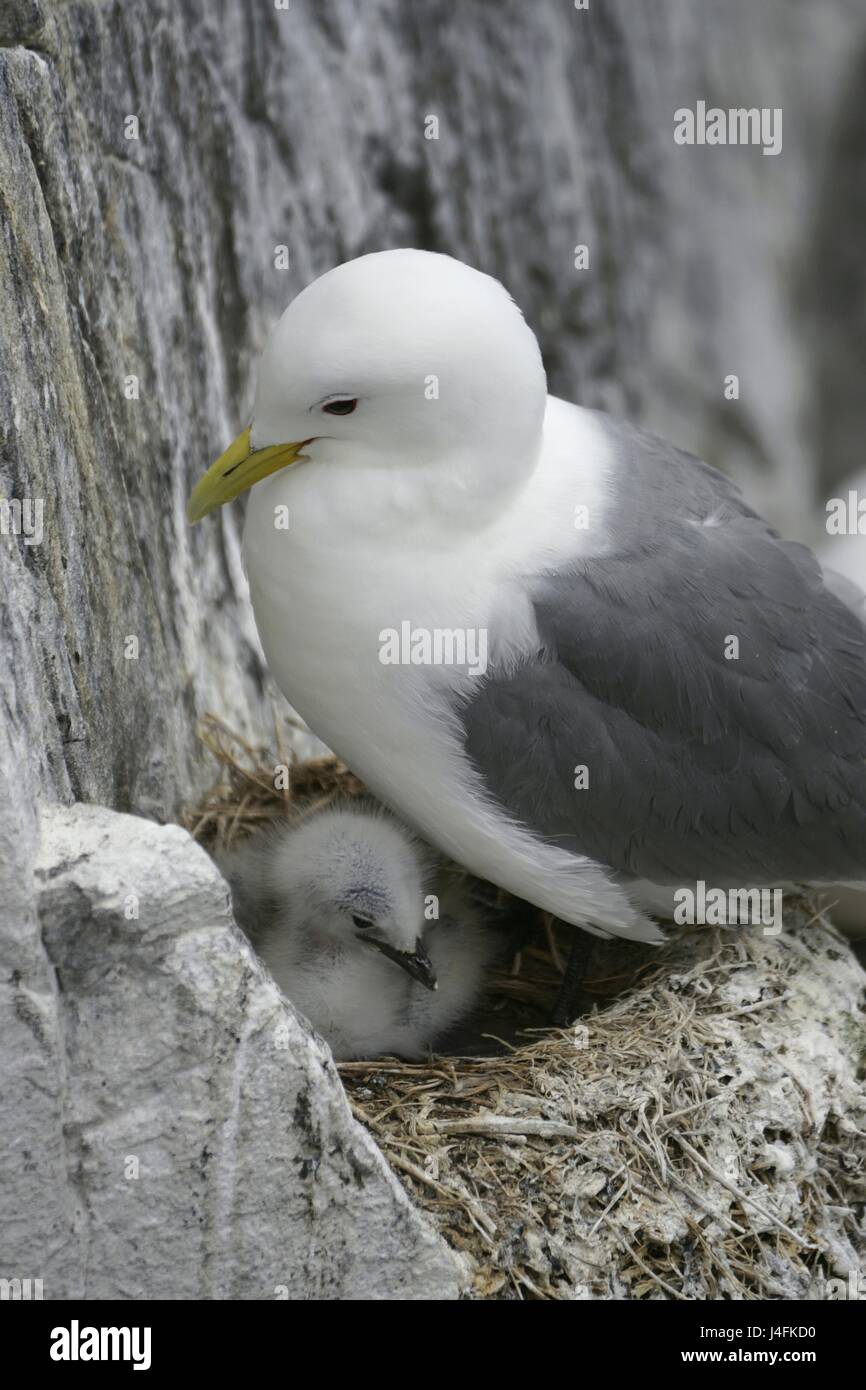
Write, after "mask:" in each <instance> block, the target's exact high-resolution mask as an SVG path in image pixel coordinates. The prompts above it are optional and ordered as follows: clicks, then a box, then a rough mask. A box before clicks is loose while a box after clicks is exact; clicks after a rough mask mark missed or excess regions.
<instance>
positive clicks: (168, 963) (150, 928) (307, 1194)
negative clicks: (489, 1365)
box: [0, 806, 460, 1299]
mask: <svg viewBox="0 0 866 1390" xmlns="http://www.w3.org/2000/svg"><path fill="white" fill-rule="evenodd" d="M36 882H37V885H38V904H37V905H38V913H39V920H40V924H41V936H40V935H39V934H37V933H35V932H34V933H33V935H32V937H31V938H30V950H29V959H28V958H25V956H24V952H23V951H22V956H21V961H20V968H19V969H17V970H16V971H15V972H13V977H12V979H11V981H10V982H9V984H8V996H7V1003H8V1005H9V1009H8V1013H9V1017H10V1019H12V1020H13V1023H14V1026H15V1034H14V1036H13V1039H12V1042H13V1043H14V1045H15V1056H16V1061H15V1070H14V1074H13V1075H9V1076H7V1077H6V1078H5V1080H6V1083H7V1087H8V1090H7V1094H6V1095H5V1096H4V1125H3V1129H4V1139H5V1142H6V1144H7V1145H9V1149H10V1152H7V1154H5V1155H4V1158H3V1172H4V1183H3V1195H2V1199H0V1200H2V1208H3V1209H2V1212H0V1228H2V1230H3V1260H4V1266H5V1267H4V1269H3V1271H2V1273H3V1275H4V1276H5V1277H19V1278H27V1277H29V1278H41V1279H42V1280H43V1284H44V1294H45V1297H46V1298H68V1297H87V1298H136V1299H138V1298H148V1299H152V1298H229V1299H237V1298H246V1299H273V1298H280V1297H283V1298H306V1299H309V1298H314V1299H315V1298H324V1299H329V1298H344V1299H345V1298H351V1299H375V1298H401V1299H406V1298H409V1299H411V1298H453V1297H455V1296H456V1295H457V1293H458V1290H459V1287H460V1266H459V1264H458V1261H457V1259H456V1257H455V1256H454V1255H453V1254H452V1253H451V1252H450V1251H449V1250H448V1249H447V1248H446V1247H445V1245H444V1244H443V1243H442V1242H441V1241H440V1239H439V1238H438V1236H436V1235H434V1234H433V1232H432V1230H431V1229H430V1228H429V1227H428V1226H427V1224H426V1222H425V1220H424V1218H422V1217H421V1216H419V1215H418V1213H416V1212H415V1211H414V1210H413V1208H412V1206H411V1203H410V1202H409V1199H408V1197H407V1196H406V1194H405V1192H404V1191H403V1189H402V1188H401V1187H400V1186H399V1185H398V1183H397V1182H396V1180H395V1178H394V1177H393V1175H392V1174H391V1172H390V1170H389V1169H388V1168H387V1166H386V1164H385V1162H384V1160H383V1159H382V1157H381V1155H380V1154H379V1152H378V1150H377V1149H376V1147H375V1145H374V1144H373V1142H372V1140H371V1139H370V1138H369V1136H368V1135H367V1133H366V1131H364V1130H363V1129H361V1127H360V1126H359V1125H357V1124H356V1123H355V1121H354V1120H353V1119H352V1116H351V1113H350V1111H349V1107H348V1103H347V1101H346V1097H345V1094H344V1093H343V1090H342V1087H341V1085H340V1081H339V1078H338V1076H337V1073H336V1071H335V1069H334V1066H333V1063H332V1062H331V1060H330V1055H329V1053H328V1051H327V1049H326V1048H325V1047H324V1045H323V1044H322V1043H321V1042H320V1041H319V1040H318V1039H316V1038H315V1037H314V1036H313V1035H312V1034H311V1032H310V1030H309V1028H308V1027H307V1025H306V1023H304V1022H303V1021H302V1020H301V1019H299V1018H298V1016H297V1015H296V1014H295V1013H294V1011H293V1010H292V1008H291V1007H290V1006H289V1005H288V1004H287V1003H286V1001H285V1000H284V999H283V998H282V996H281V995H280V994H279V991H278V990H277V988H276V986H275V985H274V984H273V982H272V981H271V980H270V979H269V978H268V977H267V976H266V975H265V973H264V972H263V971H262V969H261V967H260V966H259V964H258V963H257V961H256V960H255V958H254V957H253V956H252V954H251V953H250V951H249V949H248V947H247V946H246V944H245V942H244V940H243V938H242V936H241V934H240V933H239V932H238V930H237V928H236V927H235V926H234V923H233V922H232V920H231V914H230V912H229V908H228V903H227V893H226V887H225V884H224V883H223V881H222V879H221V878H220V876H219V874H218V873H217V871H216V869H215V868H214V866H213V864H212V863H211V861H210V859H209V858H208V857H207V855H206V854H205V853H204V851H203V850H201V849H199V848H198V846H196V845H195V844H194V843H193V842H192V841H191V839H190V838H189V836H188V835H187V834H186V832H185V831H183V830H181V829H179V828H178V827H176V826H164V827H160V826H156V825H153V824H152V823H150V822H148V821H144V820H141V819H138V818H134V817H131V816H124V815H118V814H116V813H114V812H112V811H107V810H104V809H102V808H100V807H95V806H75V807H61V808H52V809H49V810H47V811H46V812H45V815H44V818H43V826H42V838H41V846H40V850H39V855H38V859H37V862H36ZM9 1041H10V1040H9V1039H8V1037H7V1039H6V1043H7V1044H8V1042H9ZM4 1050H5V1045H4ZM4 1089H6V1088H5V1087H4ZM46 1140H47V1141H48V1142H47V1145H46ZM46 1195H47V1196H49V1197H51V1198H52V1203H51V1206H50V1208H49V1210H48V1211H44V1210H43V1204H44V1199H45V1197H46ZM31 1198H33V1199H35V1200H31Z"/></svg>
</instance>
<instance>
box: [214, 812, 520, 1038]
mask: <svg viewBox="0 0 866 1390" xmlns="http://www.w3.org/2000/svg"><path fill="white" fill-rule="evenodd" d="M216 858H217V863H218V864H219V867H220V868H221V870H222V872H223V874H224V875H225V877H226V878H227V879H228V881H229V884H230V886H231V889H232V899H233V904H234V910H235V916H236V919H237V921H238V923H239V925H240V926H241V927H242V928H243V929H244V931H245V932H246V933H247V935H248V936H249V938H250V940H251V941H252V943H253V945H254V946H255V948H256V950H257V952H258V954H259V955H260V956H261V957H262V959H263V960H264V961H265V963H266V964H267V965H268V967H269V969H270V970H271V973H272V974H273V976H274V979H275V980H276V982H277V984H279V986H280V988H281V989H282V990H283V992H284V993H285V994H286V995H287V996H288V998H289V999H290V1000H291V1001H292V1003H293V1004H294V1005H295V1006H296V1007H297V1008H298V1009H299V1011H300V1012H301V1013H303V1014H304V1015H305V1016H306V1017H307V1018H308V1019H309V1020H310V1022H311V1023H312V1024H313V1026H314V1027H315V1028H316V1030H317V1031H318V1032H319V1033H321V1035H322V1036H323V1037H324V1038H325V1039H326V1040H327V1042H328V1043H329V1044H330V1046H331V1049H332V1051H333V1053H334V1056H335V1057H337V1058H338V1059H341V1060H342V1059H347V1058H353V1057H358V1058H362V1057H363V1058H366V1057H378V1056H382V1055H384V1054H386V1053H396V1054H397V1055H399V1056H402V1057H406V1058H417V1057H421V1056H423V1055H424V1054H425V1053H426V1052H427V1051H428V1049H429V1048H430V1047H431V1045H432V1044H433V1043H434V1042H435V1041H436V1040H437V1039H438V1038H441V1037H442V1036H443V1035H444V1034H445V1033H447V1032H448V1031H449V1030H450V1029H451V1028H453V1027H454V1026H455V1025H456V1024H458V1023H459V1022H461V1021H462V1020H463V1019H465V1018H466V1016H467V1015H468V1014H469V1013H470V1012H471V1010H472V1008H473V1006H474V1005H475V1004H476V1002H477V1001H478V998H479V995H480V993H481V990H482V984H483V976H484V971H485V969H486V968H487V967H488V966H489V965H490V964H491V963H492V961H493V959H494V958H495V957H496V955H497V954H498V953H499V951H500V949H501V948H500V944H499V938H498V937H497V936H496V933H495V932H494V931H492V930H491V929H490V928H489V927H487V926H486V925H485V924H484V922H483V921H482V919H481V917H480V915H479V913H478V911H477V909H476V908H475V907H474V905H473V904H472V902H471V900H470V898H469V895H468V893H467V892H466V891H465V890H464V889H463V887H462V886H461V884H460V883H459V882H458V881H457V880H456V879H455V878H453V877H452V876H451V875H450V874H449V873H448V872H447V871H445V870H444V869H443V867H442V866H441V863H440V862H439V861H438V860H437V859H436V858H435V857H434V856H433V854H432V852H431V851H430V850H429V849H428V848H427V847H426V846H425V845H423V844H422V843H421V842H420V841H419V840H417V839H416V838H415V837H414V836H413V835H412V834H411V833H410V832H409V831H408V830H406V829H405V828H404V827H403V826H402V825H400V824H399V822H397V821H396V820H395V819H394V818H393V817H392V816H390V815H389V814H388V813H387V812H384V811H383V810H382V809H381V808H380V807H378V806H376V805H375V803H372V802H370V801H367V800H366V799H364V800H362V801H360V802H346V803H343V804H341V805H339V806H336V807H333V808H328V809H326V810H324V811H321V812H318V813H314V814H311V815H309V816H308V817H307V818H306V819H303V820H301V821H300V822H299V823H298V824H296V825H290V824H288V825H282V826H280V827H279V828H277V829H271V830H267V831H264V832H262V833H261V834H258V835H255V836H252V837H251V838H250V839H249V840H247V841H245V842H243V843H242V844H241V845H239V846H238V847H237V848H236V849H232V850H229V851H226V852H224V853H222V854H219V855H217V856H216ZM433 912H438V918H436V917H433V916H430V915H429V914H432V913H433ZM425 914H427V915H425ZM386 952H387V954H386ZM419 959H420V960H423V961H424V962H426V965H425V967H424V970H423V971H422V972H420V973H419V972H418V971H417V970H413V973H408V971H409V968H410V967H412V963H413V962H414V961H417V960H419ZM400 961H404V962H408V965H407V966H406V968H401V964H400V963H399V962H400ZM427 965H429V967H430V968H431V970H432V972H433V974H435V977H436V982H437V988H436V989H435V991H434V990H432V989H430V988H425V987H424V983H423V979H422V976H426V974H427V970H426V966H427ZM431 978H432V977H431Z"/></svg>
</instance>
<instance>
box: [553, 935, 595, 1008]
mask: <svg viewBox="0 0 866 1390" xmlns="http://www.w3.org/2000/svg"><path fill="white" fill-rule="evenodd" d="M593 946H594V943H593V939H592V937H591V936H590V935H589V933H588V932H585V931H581V930H580V927H573V928H572V934H571V950H570V951H569V953H568V964H567V965H566V967H565V974H564V975H563V977H562V984H561V985H560V986H559V994H558V995H557V998H556V1003H555V1005H554V1008H553V1023H554V1026H555V1027H556V1028H567V1027H568V1025H569V1024H570V1023H573V1022H574V1020H575V1019H576V1018H579V1017H580V1015H581V1014H584V1013H588V1012H589V1010H590V1008H591V1007H592V1000H591V998H590V997H589V995H588V994H587V993H586V990H585V989H584V988H583V982H584V980H585V979H586V977H587V975H588V973H589V964H590V961H591V960H592V952H593Z"/></svg>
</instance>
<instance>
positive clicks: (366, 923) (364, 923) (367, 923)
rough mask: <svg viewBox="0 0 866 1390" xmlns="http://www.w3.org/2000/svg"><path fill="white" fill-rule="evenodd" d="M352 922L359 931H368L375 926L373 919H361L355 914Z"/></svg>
mask: <svg viewBox="0 0 866 1390" xmlns="http://www.w3.org/2000/svg"><path fill="white" fill-rule="evenodd" d="M352 921H353V922H354V924H355V926H356V927H357V928H358V930H359V931H366V930H367V928H368V927H372V926H375V922H374V921H373V919H372V917H359V916H357V915H356V914H355V913H353V914H352Z"/></svg>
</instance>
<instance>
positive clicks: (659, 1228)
mask: <svg viewBox="0 0 866 1390" xmlns="http://www.w3.org/2000/svg"><path fill="white" fill-rule="evenodd" d="M203 737H204V740H205V742H206V743H207V746H208V747H209V748H211V750H212V751H213V752H214V753H215V755H216V756H217V759H218V761H219V762H220V765H221V773H220V778H219V780H218V782H217V784H216V786H215V787H214V788H213V790H212V792H211V793H210V794H209V796H208V797H207V798H206V799H205V801H204V802H203V804H202V805H201V806H199V807H197V808H195V810H193V811H191V812H190V814H189V815H188V816H187V818H186V823H187V825H188V827H189V828H190V829H191V830H193V831H194V833H196V834H197V835H198V836H199V837H200V838H202V839H204V840H205V841H206V842H207V843H208V844H209V845H213V844H215V843H218V842H219V843H225V842H227V841H229V840H230V839H231V838H232V837H233V836H234V835H238V834H244V833H248V832H249V831H250V830H252V829H255V828H257V827H258V826H260V825H262V824H263V823H264V822H265V821H267V820H268V819H270V818H271V817H272V816H274V815H286V814H288V815H290V816H291V815H294V814H298V813H299V812H298V808H299V807H300V808H301V813H304V812H306V811H308V810H309V809H310V807H311V806H313V805H319V804H327V802H328V801H329V800H331V799H332V798H333V797H334V796H336V795H343V794H344V795H354V794H357V793H358V792H359V791H361V790H362V788H361V785H360V783H358V781H357V779H356V778H353V777H352V774H351V773H350V772H349V771H348V769H347V768H345V766H344V765H343V764H341V763H339V762H338V761H337V760H336V759H332V758H323V759H315V760H312V761H307V762H304V763H299V764H297V765H296V766H294V767H293V769H292V776H291V779H290V788H289V790H288V792H276V791H275V790H274V785H273V768H274V762H275V761H276V762H288V759H287V758H285V757H282V756H280V757H278V758H277V759H271V760H269V759H268V758H267V757H266V756H265V755H264V754H262V753H261V751H260V750H256V749H252V748H250V747H248V746H247V745H243V744H242V743H241V742H240V741H239V740H238V739H237V738H236V737H235V736H234V735H232V734H231V731H229V730H227V729H226V728H225V727H224V726H222V725H220V724H219V722H218V721H216V720H209V721H207V723H206V725H205V728H204V730H203ZM786 908H787V910H786V927H785V931H784V933H783V934H782V935H781V936H779V937H775V938H773V937H764V936H763V935H762V934H761V933H760V931H759V930H737V931H724V932H722V931H719V930H716V929H710V928H697V929H692V930H688V931H681V932H679V933H678V934H677V935H676V936H675V937H673V938H672V939H671V941H670V942H669V944H668V945H667V946H665V947H663V948H662V949H661V950H657V951H650V950H649V949H648V948H635V947H633V946H631V945H630V944H629V943H623V942H613V943H610V944H608V943H602V945H601V947H600V949H599V950H598V951H597V952H596V956H595V960H594V962H593V967H592V974H593V977H594V978H593V980H592V981H591V982H590V985H591V988H592V989H593V990H594V992H595V994H596V996H597V998H598V999H599V1001H600V1004H601V1007H600V1008H599V1007H598V1006H596V1007H595V1008H594V1009H593V1012H592V1013H591V1014H590V1015H589V1016H587V1017H585V1018H584V1019H582V1020H581V1021H580V1022H579V1023H578V1024H576V1025H575V1026H574V1027H572V1028H569V1029H564V1030H562V1029H556V1030H554V1029H549V1028H542V1027H540V1026H539V1023H540V1021H543V1018H544V1013H543V1012H542V1011H540V1010H539V1006H540V1005H541V1006H544V1007H547V1006H548V1005H549V1002H550V998H551V995H552V992H553V991H554V990H555V988H556V982H557V977H558V971H559V968H560V965H561V955H562V954H563V952H564V950H565V947H566V945H567V932H568V930H569V929H568V928H561V927H558V928H556V929H554V928H553V927H552V926H551V924H550V923H549V922H548V923H542V924H541V925H540V927H539V938H538V940H537V941H536V942H534V943H532V944H531V945H530V946H529V947H528V948H527V949H525V950H523V951H521V952H520V954H519V956H518V957H517V958H516V960H515V963H514V967H513V970H512V972H511V973H510V974H509V975H508V976H506V977H503V978H501V979H499V980H497V981H494V982H493V984H492V988H493V994H494V1000H495V1002H494V1005H493V1008H494V1015H495V1014H496V1012H497V1011H498V1015H499V1019H500V1022H501V1025H502V1026H501V1027H495V1028H491V1029H490V1030H489V1031H495V1032H496V1033H498V1034H500V1035H502V1034H507V1033H508V1031H509V1027H511V1028H512V1040H511V1042H510V1044H508V1045H505V1044H503V1045H502V1046H500V1047H499V1048H498V1050H497V1052H496V1053H495V1055H490V1056H480V1055H476V1056H439V1057H431V1058H430V1060H429V1061H427V1062H423V1063H411V1064H410V1063H404V1062H401V1061H397V1060H387V1061H376V1062H349V1063H343V1064H341V1065H340V1067H339V1071H340V1075H341V1077H342V1079H343V1083H344V1085H345V1088H346V1092H347V1094H348V1097H349V1101H350V1104H351V1106H352V1108H353V1110H354V1112H355V1114H356V1116H357V1117H358V1119H359V1120H360V1121H361V1122H362V1123H363V1124H364V1125H366V1126H367V1127H368V1129H369V1130H370V1131H371V1133H372V1134H373V1136H374V1137H375V1139H376V1141H377V1143H378V1145H379V1147H380V1148H381V1150H382V1152H383V1153H384V1155H385V1156H386V1158H387V1159H388V1161H389V1162H390V1163H391V1165H392V1167H393V1168H394V1170H395V1171H396V1172H397V1174H398V1175H399V1176H400V1177H401V1178H402V1180H403V1181H404V1183H405V1185H406V1187H407V1188H408V1190H409V1191H410V1193H411V1196H412V1198H413V1200H414V1202H415V1203H416V1205H418V1206H419V1207H422V1208H424V1209H425V1210H426V1211H427V1212H428V1213H429V1215H430V1216H431V1218H432V1219H433V1220H434V1222H435V1224H436V1225H437V1226H438V1228H439V1230H440V1231H441V1232H442V1234H443V1235H444V1237H445V1239H446V1240H447V1241H448V1242H449V1243H450V1244H451V1245H452V1246H453V1247H454V1248H455V1249H457V1250H459V1251H461V1252H463V1254H464V1256H465V1259H466V1262H467V1268H468V1271H469V1277H470V1281H471V1296H474V1297H476V1298H488V1299H489V1298H532V1299H536V1298H542V1299H597V1298H649V1299H718V1298H731V1299H741V1298H742V1299H767V1298H770V1299H772V1298H791V1299H809V1298H821V1297H824V1296H826V1286H827V1280H828V1279H829V1278H845V1277H847V1275H848V1274H849V1272H851V1271H852V1270H862V1268H863V1266H864V1264H866V1143H864V1139H866V1088H864V1070H866V1067H864V1063H866V1011H864V991H863V986H864V983H866V976H864V974H863V971H862V970H861V969H860V967H859V965H858V964H857V962H856V961H855V959H854V957H853V956H852V954H851V952H850V950H849V948H848V946H847V944H846V943H845V942H844V941H843V940H842V939H841V938H840V937H839V936H838V935H837V933H836V932H835V930H834V929H833V928H832V926H831V925H830V924H829V922H828V921H827V919H826V918H825V917H824V916H823V915H822V914H821V913H819V912H816V910H815V907H814V905H812V904H809V903H807V902H805V901H803V900H791V901H790V902H789V903H787V904H786ZM557 938H558V941H559V945H558V946H557ZM612 991H618V992H619V997H616V998H614V999H613V1000H611V998H610V996H611V992H612ZM527 1011H528V1015H527ZM533 1014H534V1015H535V1027H534V1028H528V1029H527V1028H523V1029H522V1030H521V1028H520V1027H519V1026H518V1029H517V1032H516V1033H515V1032H514V1031H513V1027H514V1024H515V1020H516V1021H517V1023H518V1025H520V1024H521V1023H523V1022H525V1020H526V1018H527V1016H528V1018H529V1020H530V1021H532V1020H533ZM488 1022H489V1016H488Z"/></svg>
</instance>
